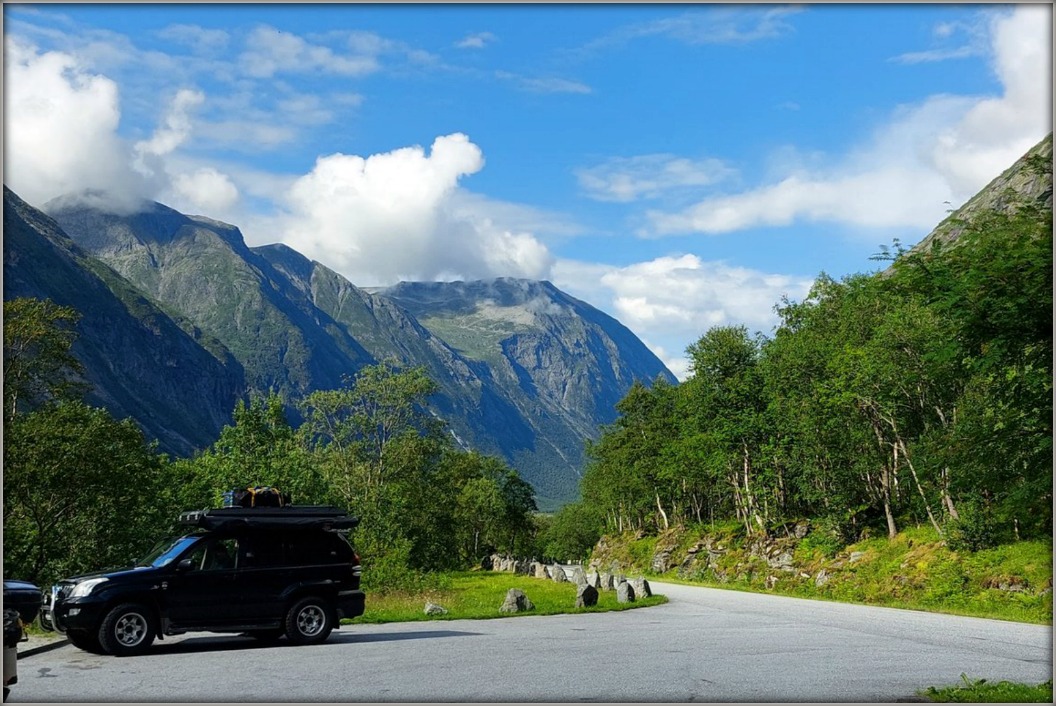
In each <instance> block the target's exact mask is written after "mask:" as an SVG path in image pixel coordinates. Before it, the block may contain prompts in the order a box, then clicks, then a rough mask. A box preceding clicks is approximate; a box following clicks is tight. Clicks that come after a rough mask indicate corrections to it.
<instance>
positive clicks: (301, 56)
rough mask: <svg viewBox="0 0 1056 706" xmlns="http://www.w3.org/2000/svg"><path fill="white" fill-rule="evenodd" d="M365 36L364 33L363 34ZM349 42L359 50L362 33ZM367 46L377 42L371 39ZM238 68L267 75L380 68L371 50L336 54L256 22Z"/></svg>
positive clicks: (342, 72) (258, 75)
mask: <svg viewBox="0 0 1056 706" xmlns="http://www.w3.org/2000/svg"><path fill="white" fill-rule="evenodd" d="M364 36H366V35H364ZM350 45H352V46H353V47H354V48H358V49H360V50H362V49H363V48H364V47H363V37H361V36H360V35H356V36H355V37H354V38H353V39H352V40H350ZM370 46H371V47H375V46H377V45H376V44H375V43H371V44H370ZM239 60H240V63H241V66H242V70H243V71H244V72H245V73H246V74H247V75H248V76H252V77H254V78H271V77H272V76H274V75H275V74H278V73H307V72H312V71H321V72H324V73H330V74H339V75H343V76H365V75H367V74H371V73H374V72H375V71H377V70H378V69H379V68H380V65H379V64H378V60H377V57H376V56H375V55H374V53H364V54H360V55H358V56H357V55H341V54H336V53H335V52H334V51H333V50H332V49H330V48H329V47H326V46H323V45H319V44H311V43H309V42H308V41H306V40H305V39H303V38H302V37H299V36H297V35H296V34H292V33H290V32H283V31H281V30H278V29H275V28H274V27H268V26H260V27H257V28H256V29H254V30H253V32H251V33H250V35H249V37H247V38H246V49H245V51H244V52H243V53H242V55H241V56H240V57H239Z"/></svg>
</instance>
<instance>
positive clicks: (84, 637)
mask: <svg viewBox="0 0 1056 706" xmlns="http://www.w3.org/2000/svg"><path fill="white" fill-rule="evenodd" d="M66 637H67V638H68V639H69V641H70V642H72V643H73V646H74V647H76V648H78V649H82V650H84V651H85V652H92V653H94V654H97V655H98V654H106V652H105V651H104V650H103V646H102V645H100V644H99V634H98V633H95V632H90V631H85V632H79V631H76V630H67V631H66Z"/></svg>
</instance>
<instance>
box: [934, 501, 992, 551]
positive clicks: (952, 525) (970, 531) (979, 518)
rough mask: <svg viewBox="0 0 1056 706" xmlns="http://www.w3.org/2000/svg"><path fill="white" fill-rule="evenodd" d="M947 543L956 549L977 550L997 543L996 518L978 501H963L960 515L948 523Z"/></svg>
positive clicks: (959, 511)
mask: <svg viewBox="0 0 1056 706" xmlns="http://www.w3.org/2000/svg"><path fill="white" fill-rule="evenodd" d="M946 532H947V536H946V543H947V544H948V545H949V547H950V549H953V550H954V551H970V552H977V551H979V550H980V549H989V548H991V547H993V546H994V545H996V544H997V537H996V529H995V526H994V518H993V515H992V513H991V511H990V509H989V508H988V507H987V506H986V505H984V504H982V503H979V502H978V501H975V500H971V501H968V502H964V503H961V505H960V508H959V510H958V517H957V518H956V519H951V520H950V521H949V522H947V523H946Z"/></svg>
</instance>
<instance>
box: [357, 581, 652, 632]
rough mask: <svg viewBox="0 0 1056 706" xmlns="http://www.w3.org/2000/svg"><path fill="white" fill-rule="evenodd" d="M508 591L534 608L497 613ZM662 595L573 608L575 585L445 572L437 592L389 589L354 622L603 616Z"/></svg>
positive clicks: (372, 598) (371, 599)
mask: <svg viewBox="0 0 1056 706" xmlns="http://www.w3.org/2000/svg"><path fill="white" fill-rule="evenodd" d="M511 588H519V589H520V590H522V591H524V593H525V595H527V596H528V598H529V600H531V602H532V603H533V604H535V608H534V609H533V610H531V611H528V612H527V613H512V614H511V613H500V612H499V606H501V605H502V602H503V599H505V598H506V592H507V591H508V590H509V589H511ZM426 601H428V602H431V603H436V604H437V605H440V606H443V607H444V608H446V609H447V611H448V612H447V613H446V614H445V615H435V616H434V615H426V614H425V612H424V610H425V603H426ZM666 602H667V598H666V597H665V596H651V597H649V598H644V599H638V600H636V601H634V602H633V603H618V602H617V601H616V592H615V591H601V592H600V595H599V596H598V604H597V605H596V606H592V607H590V608H576V607H575V603H576V586H575V584H571V583H554V582H553V581H550V580H548V579H537V578H532V577H528V576H523V575H522V576H517V575H513V574H505V573H493V572H488V571H474V572H463V573H455V574H450V575H449V576H448V577H447V580H445V581H444V582H443V586H442V587H441V588H436V589H430V590H427V591H422V592H403V591H391V592H387V593H373V594H369V595H368V596H367V612H366V613H365V614H364V615H362V616H360V617H358V618H356V619H355V620H353V621H351V622H353V623H394V622H412V621H426V620H459V619H473V620H480V619H485V618H508V617H511V615H557V614H560V613H604V612H608V611H613V610H629V609H632V608H645V607H648V606H654V605H660V604H661V603H666Z"/></svg>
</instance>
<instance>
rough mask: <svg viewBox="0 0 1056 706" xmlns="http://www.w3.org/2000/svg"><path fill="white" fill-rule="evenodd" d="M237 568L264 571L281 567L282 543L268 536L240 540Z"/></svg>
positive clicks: (276, 538)
mask: <svg viewBox="0 0 1056 706" xmlns="http://www.w3.org/2000/svg"><path fill="white" fill-rule="evenodd" d="M241 547H242V557H241V558H240V560H239V567H242V568H247V569H254V568H256V569H266V568H275V567H279V566H283V543H282V541H281V540H280V539H279V538H278V537H272V536H269V535H260V536H249V537H245V538H243V540H242V544H241Z"/></svg>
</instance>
